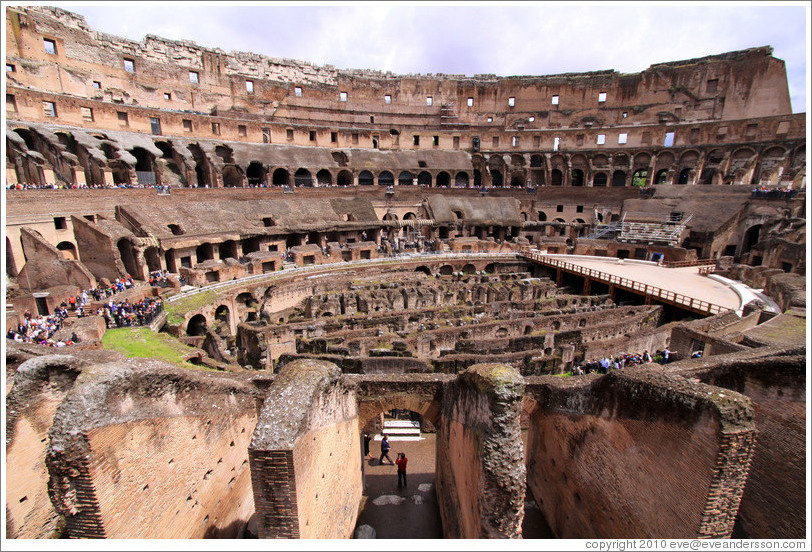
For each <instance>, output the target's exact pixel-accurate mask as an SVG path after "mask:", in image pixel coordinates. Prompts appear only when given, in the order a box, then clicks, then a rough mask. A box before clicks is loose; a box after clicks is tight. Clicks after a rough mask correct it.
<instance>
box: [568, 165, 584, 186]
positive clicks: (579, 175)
mask: <svg viewBox="0 0 812 552" xmlns="http://www.w3.org/2000/svg"><path fill="white" fill-rule="evenodd" d="M571 177H572V182H571V185H572V186H583V185H584V171H583V170H581V169H572V173H571Z"/></svg>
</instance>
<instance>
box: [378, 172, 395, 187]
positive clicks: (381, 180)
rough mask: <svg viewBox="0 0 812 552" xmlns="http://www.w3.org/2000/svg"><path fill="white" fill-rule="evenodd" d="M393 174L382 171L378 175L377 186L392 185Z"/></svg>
mask: <svg viewBox="0 0 812 552" xmlns="http://www.w3.org/2000/svg"><path fill="white" fill-rule="evenodd" d="M394 185H395V175H393V174H392V173H391V172H389V171H383V172H381V173H380V174H379V175H378V186H394Z"/></svg>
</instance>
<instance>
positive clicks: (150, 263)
mask: <svg viewBox="0 0 812 552" xmlns="http://www.w3.org/2000/svg"><path fill="white" fill-rule="evenodd" d="M144 260H145V261H146V263H147V270H149V271H150V272H157V271H158V270H161V269H162V268H161V252H160V251H159V250H158V248H157V247H155V246H154V245H150V246H149V247H147V248H146V249H144Z"/></svg>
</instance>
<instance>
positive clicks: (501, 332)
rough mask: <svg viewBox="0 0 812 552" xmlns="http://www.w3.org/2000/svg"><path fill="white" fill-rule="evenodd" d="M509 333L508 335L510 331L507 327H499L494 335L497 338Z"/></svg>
mask: <svg viewBox="0 0 812 552" xmlns="http://www.w3.org/2000/svg"><path fill="white" fill-rule="evenodd" d="M509 335H510V332H508V330H507V328H499V329H498V330H496V337H497V338H505V337H507V336H509Z"/></svg>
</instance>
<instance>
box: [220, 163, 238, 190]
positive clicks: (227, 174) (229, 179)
mask: <svg viewBox="0 0 812 552" xmlns="http://www.w3.org/2000/svg"><path fill="white" fill-rule="evenodd" d="M223 187H224V188H241V187H242V174H240V169H239V167H237V166H236V165H226V166H225V167H223Z"/></svg>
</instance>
